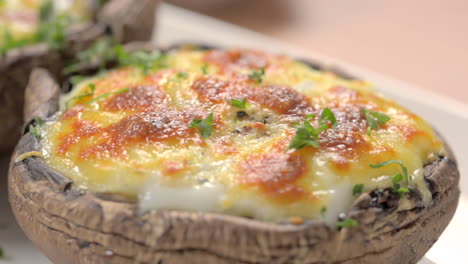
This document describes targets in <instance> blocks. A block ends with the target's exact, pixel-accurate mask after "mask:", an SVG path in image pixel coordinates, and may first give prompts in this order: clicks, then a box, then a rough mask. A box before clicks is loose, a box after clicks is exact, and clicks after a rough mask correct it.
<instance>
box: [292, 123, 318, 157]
mask: <svg viewBox="0 0 468 264" xmlns="http://www.w3.org/2000/svg"><path fill="white" fill-rule="evenodd" d="M296 129H297V130H296V135H295V136H294V138H293V139H292V141H291V143H289V146H288V149H296V150H299V149H302V148H304V147H307V146H311V147H314V148H320V144H319V142H318V132H317V130H315V128H314V127H313V126H312V125H311V124H310V123H309V121H307V120H304V123H303V124H299V125H297V126H296Z"/></svg>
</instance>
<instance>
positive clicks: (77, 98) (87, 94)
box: [65, 83, 96, 109]
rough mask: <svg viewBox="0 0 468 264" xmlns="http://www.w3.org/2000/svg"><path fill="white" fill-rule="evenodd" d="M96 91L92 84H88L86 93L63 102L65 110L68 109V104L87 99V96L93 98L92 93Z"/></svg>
mask: <svg viewBox="0 0 468 264" xmlns="http://www.w3.org/2000/svg"><path fill="white" fill-rule="evenodd" d="M95 90H96V85H95V84H94V83H90V84H89V85H88V91H86V92H84V93H82V94H80V95H77V96H73V97H72V98H70V99H68V101H66V102H65V108H66V109H68V106H69V105H70V102H71V101H73V100H81V99H83V98H86V97H89V96H94V91H95Z"/></svg>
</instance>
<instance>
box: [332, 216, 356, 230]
mask: <svg viewBox="0 0 468 264" xmlns="http://www.w3.org/2000/svg"><path fill="white" fill-rule="evenodd" d="M336 226H337V227H341V228H346V227H358V226H359V222H358V221H356V220H354V219H352V218H346V220H343V221H338V222H337V223H336Z"/></svg>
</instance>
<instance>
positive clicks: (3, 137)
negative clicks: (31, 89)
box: [0, 0, 158, 153]
mask: <svg viewBox="0 0 468 264" xmlns="http://www.w3.org/2000/svg"><path fill="white" fill-rule="evenodd" d="M157 2H158V0H141V1H138V3H134V2H132V1H129V0H108V1H98V0H87V1H78V0H27V1H26V0H6V1H0V34H1V38H0V116H2V117H3V121H4V122H3V125H2V127H1V128H0V153H6V152H7V151H11V150H12V149H13V147H14V144H15V143H16V141H17V139H18V138H19V137H20V135H21V133H20V131H21V129H20V126H21V124H22V123H23V119H22V107H23V102H24V100H23V98H24V88H25V87H26V85H27V81H28V76H29V74H30V72H31V70H32V69H33V68H35V67H42V68H46V69H48V70H49V71H50V73H51V75H52V77H53V78H54V79H56V80H57V81H61V80H62V78H63V76H62V69H63V68H64V67H65V66H66V63H67V60H69V59H71V58H72V57H73V56H74V54H76V53H77V52H79V51H82V50H83V49H85V48H87V47H88V46H89V45H90V44H91V43H93V42H94V41H95V40H97V39H98V38H100V37H103V36H108V35H112V36H113V38H114V39H115V40H117V41H119V42H128V41H140V40H141V41H147V40H149V39H150V38H151V33H152V30H153V21H154V19H153V18H154V11H155V8H156V3H157ZM124 11H125V12H124Z"/></svg>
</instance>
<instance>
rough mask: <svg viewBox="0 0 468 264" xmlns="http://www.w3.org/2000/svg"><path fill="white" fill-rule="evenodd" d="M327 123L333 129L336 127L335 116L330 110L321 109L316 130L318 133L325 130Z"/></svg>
mask: <svg viewBox="0 0 468 264" xmlns="http://www.w3.org/2000/svg"><path fill="white" fill-rule="evenodd" d="M328 122H331V124H332V127H333V128H334V127H336V126H337V124H338V123H337V122H336V117H335V114H333V112H332V110H330V108H328V107H327V108H325V109H323V111H322V114H321V115H320V123H319V127H318V128H317V130H318V131H319V132H322V131H325V130H327V128H328Z"/></svg>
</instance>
